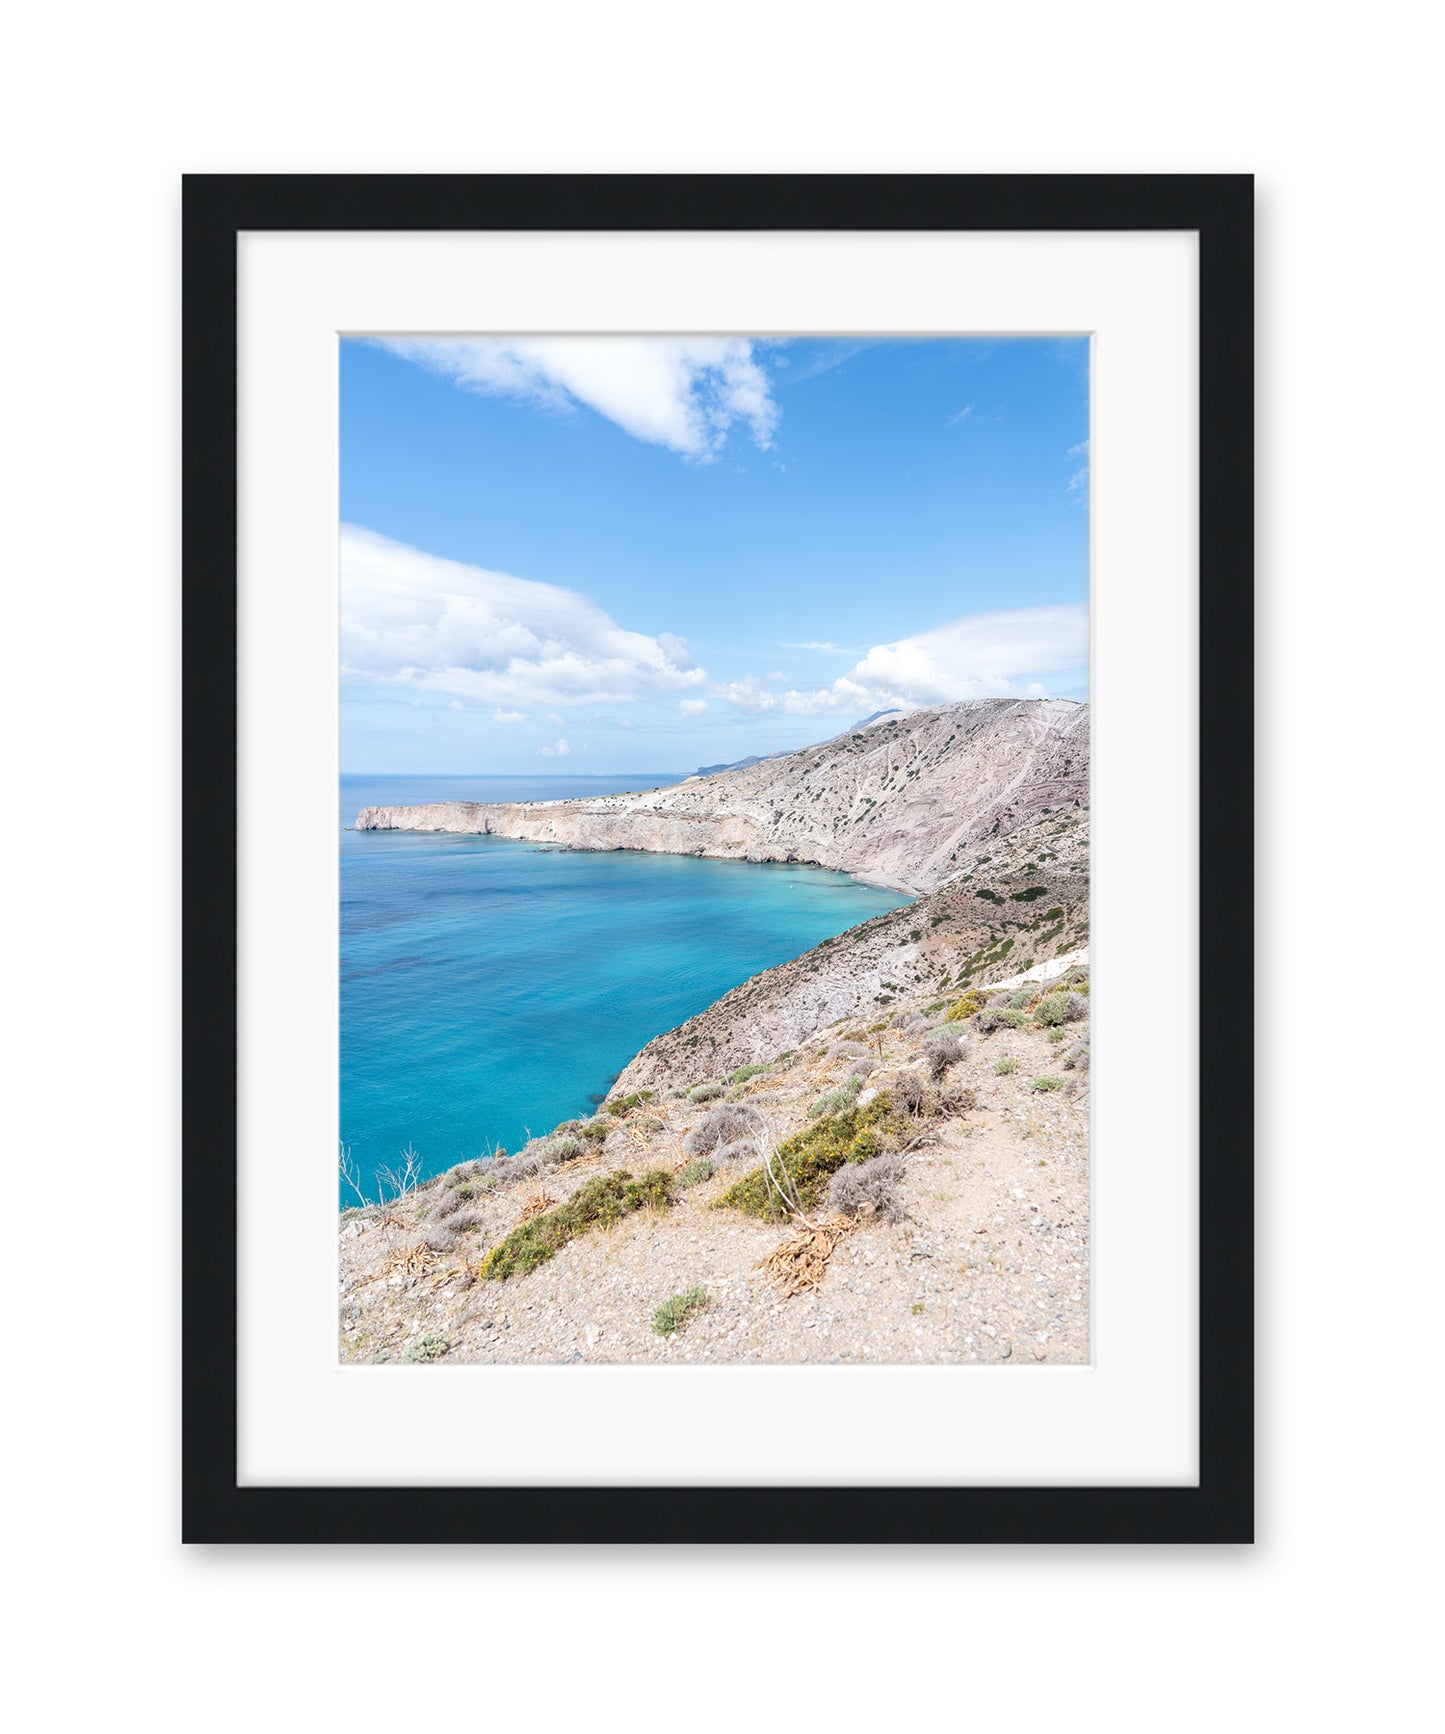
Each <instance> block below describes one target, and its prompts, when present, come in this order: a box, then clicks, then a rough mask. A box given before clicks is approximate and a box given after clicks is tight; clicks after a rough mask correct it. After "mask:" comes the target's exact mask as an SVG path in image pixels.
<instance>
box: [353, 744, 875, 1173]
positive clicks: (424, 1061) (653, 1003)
mask: <svg viewBox="0 0 1445 1734" xmlns="http://www.w3.org/2000/svg"><path fill="white" fill-rule="evenodd" d="M678 780H679V779H678V778H676V777H666V776H662V777H659V776H656V775H653V776H647V775H639V776H635V777H617V776H614V777H587V776H546V777H480V776H479V777H442V776H430V777H416V776H383V775H377V776H366V775H347V776H343V777H342V778H341V798H340V850H341V863H340V866H341V911H340V924H341V1099H340V1125H339V1133H340V1142H341V1145H342V1146H343V1147H345V1148H348V1149H349V1152H350V1159H351V1162H352V1163H353V1164H354V1166H355V1168H356V1169H357V1170H359V1174H360V1180H361V1186H362V1189H363V1191H365V1192H366V1193H367V1194H368V1195H369V1196H372V1197H374V1196H376V1194H377V1189H378V1171H379V1170H381V1169H383V1168H393V1169H394V1168H395V1167H396V1166H397V1163H398V1157H399V1155H400V1153H401V1151H402V1150H403V1149H405V1148H407V1147H408V1146H409V1147H410V1148H411V1149H413V1150H415V1151H416V1152H418V1154H419V1156H420V1159H421V1163H422V1173H423V1175H424V1176H426V1175H431V1174H435V1173H439V1172H440V1171H441V1170H442V1169H445V1168H449V1167H451V1166H452V1165H453V1164H455V1163H457V1162H461V1161H464V1160H466V1159H468V1158H471V1157H475V1156H481V1155H485V1154H487V1153H488V1152H490V1151H494V1150H496V1149H497V1148H498V1147H501V1148H504V1149H506V1150H509V1151H516V1150H517V1149H519V1148H520V1147H521V1145H522V1144H523V1143H525V1142H526V1140H527V1138H528V1137H529V1136H530V1135H540V1134H542V1133H545V1132H549V1131H550V1130H551V1129H552V1127H553V1126H554V1125H556V1124H557V1122H558V1121H560V1120H565V1119H569V1118H571V1117H573V1116H575V1115H579V1114H586V1113H589V1112H591V1111H592V1109H593V1108H594V1107H595V1105H596V1104H597V1103H598V1102H599V1101H601V1100H602V1099H603V1097H604V1096H605V1095H606V1093H607V1090H608V1089H609V1087H610V1086H611V1085H612V1083H613V1082H614V1081H615V1080H616V1077H617V1075H618V1073H619V1072H620V1071H621V1070H622V1068H623V1067H624V1066H625V1065H626V1064H627V1062H628V1061H629V1060H630V1059H631V1058H632V1056H633V1055H634V1054H635V1053H636V1052H637V1050H638V1049H639V1048H641V1047H643V1046H644V1045H645V1044H646V1043H647V1042H648V1041H650V1040H651V1038H652V1037H653V1036H655V1035H658V1034H660V1033H661V1032H662V1031H663V1030H667V1029H671V1028H673V1026H674V1025H676V1024H679V1023H681V1022H683V1020H684V1019H686V1018H689V1017H691V1016H693V1014H694V1013H696V1012H700V1011H702V1010H703V1009H704V1007H706V1006H708V1005H710V1004H711V1003H712V1002H713V1001H714V1000H715V999H718V998H719V997H720V996H721V995H722V994H725V993H726V992H727V991H728V990H729V989H730V988H733V987H736V986H737V985H738V983H739V982H742V981H746V980H747V978H748V977H749V976H751V975H756V974H757V972H758V971H759V970H761V969H768V968H770V967H771V966H772V965H773V964H777V963H783V962H785V961H786V960H787V959H788V958H792V957H797V956H798V955H800V953H802V952H804V951H807V950H808V949H809V948H810V947H812V946H814V945H816V944H818V942H819V941H820V940H823V939H826V938H828V937H829V936H830V935H832V934H835V933H842V932H843V931H844V930H845V929H847V928H849V927H854V926H856V925H857V924H858V923H859V922H860V921H866V920H867V919H868V918H869V917H870V916H873V915H878V914H881V913H882V912H883V911H884V910H888V909H896V908H897V907H898V906H899V905H900V904H902V903H906V902H907V901H908V899H907V897H905V896H904V895H902V894H901V893H898V892H893V891H887V890H884V889H882V888H880V887H878V886H872V885H863V884H860V883H859V882H858V881H857V880H854V879H850V878H849V877H848V876H847V875H846V874H843V873H831V872H826V871H824V870H823V869H821V868H817V867H793V866H781V865H762V864H757V863H752V862H744V861H710V860H701V859H698V858H697V857H695V856H678V855H647V854H641V853H634V852H631V851H619V852H615V853H610V854H584V853H576V852H570V851H566V850H562V849H555V848H551V847H548V846H546V845H539V844H535V843H524V842H516V841H509V840H505V839H502V838H497V837H480V836H478V837H471V836H467V837H462V836H446V835H441V834H437V833H431V832H417V831H360V832H358V831H355V830H353V829H352V828H351V827H352V826H353V825H354V823H355V820H356V815H357V813H358V812H359V811H360V809H361V808H362V807H368V806H383V805H385V806H409V805H413V804H417V803H421V802H427V801H537V800H560V799H564V798H567V797H574V796H579V795H601V794H611V793H617V792H619V791H623V790H629V791H630V790H635V789H651V788H657V787H659V786H660V785H666V784H669V783H672V782H676V781H678ZM342 1201H343V1202H344V1203H347V1202H349V1203H354V1202H355V1201H356V1200H355V1195H354V1193H352V1192H351V1191H350V1189H349V1188H347V1187H344V1186H343V1190H342Z"/></svg>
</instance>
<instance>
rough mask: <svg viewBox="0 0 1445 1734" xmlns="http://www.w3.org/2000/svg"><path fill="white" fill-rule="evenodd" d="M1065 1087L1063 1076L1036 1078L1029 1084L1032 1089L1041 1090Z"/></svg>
mask: <svg viewBox="0 0 1445 1734" xmlns="http://www.w3.org/2000/svg"><path fill="white" fill-rule="evenodd" d="M1063 1087H1064V1080H1063V1079H1062V1078H1035V1079H1034V1081H1033V1082H1032V1083H1031V1084H1030V1085H1029V1088H1030V1089H1031V1090H1040V1091H1045V1090H1062V1089H1063Z"/></svg>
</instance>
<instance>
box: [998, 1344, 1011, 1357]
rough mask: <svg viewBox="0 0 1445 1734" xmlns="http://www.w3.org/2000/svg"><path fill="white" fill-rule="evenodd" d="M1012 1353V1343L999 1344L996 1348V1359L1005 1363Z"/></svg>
mask: <svg viewBox="0 0 1445 1734" xmlns="http://www.w3.org/2000/svg"><path fill="white" fill-rule="evenodd" d="M1013 1352H1014V1348H1013V1344H1012V1343H1000V1344H999V1346H998V1358H999V1359H1000V1360H1001V1361H1006V1360H1007V1359H1008V1358H1009V1356H1010V1355H1011V1354H1012V1353H1013Z"/></svg>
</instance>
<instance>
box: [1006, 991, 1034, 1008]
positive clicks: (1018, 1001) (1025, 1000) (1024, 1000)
mask: <svg viewBox="0 0 1445 1734" xmlns="http://www.w3.org/2000/svg"><path fill="white" fill-rule="evenodd" d="M1038 991H1039V990H1038V989H1037V988H1036V987H1021V988H1020V989H1019V990H1018V992H1017V993H1012V994H1010V995H1009V999H1008V1009H1009V1010H1010V1011H1024V1010H1026V1009H1027V1007H1028V1005H1029V1002H1030V1001H1031V1000H1032V999H1033V997H1034V995H1035V994H1036V993H1037V992H1038Z"/></svg>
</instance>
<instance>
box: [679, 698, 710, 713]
mask: <svg viewBox="0 0 1445 1734" xmlns="http://www.w3.org/2000/svg"><path fill="white" fill-rule="evenodd" d="M677 708H678V709H679V710H680V711H681V712H682V714H683V715H684V716H701V715H702V713H703V712H704V711H705V710H706V709H707V700H706V699H705V698H684V699H679V700H678V705H677Z"/></svg>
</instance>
